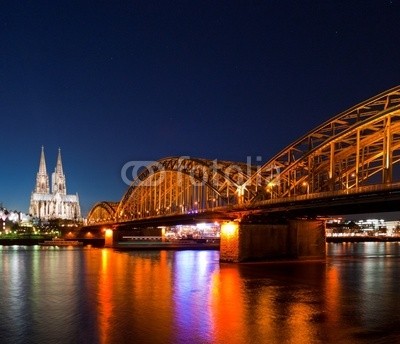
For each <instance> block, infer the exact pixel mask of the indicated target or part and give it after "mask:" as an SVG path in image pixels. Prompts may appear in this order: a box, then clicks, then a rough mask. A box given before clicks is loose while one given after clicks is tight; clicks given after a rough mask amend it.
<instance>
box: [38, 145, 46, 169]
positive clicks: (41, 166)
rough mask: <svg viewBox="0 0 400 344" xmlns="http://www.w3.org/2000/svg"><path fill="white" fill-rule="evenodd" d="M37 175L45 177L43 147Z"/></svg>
mask: <svg viewBox="0 0 400 344" xmlns="http://www.w3.org/2000/svg"><path fill="white" fill-rule="evenodd" d="M39 174H40V175H45V174H47V170H46V159H45V157H44V147H43V146H42V152H41V154H40V163H39Z"/></svg>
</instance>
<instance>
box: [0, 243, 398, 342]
mask: <svg viewBox="0 0 400 344" xmlns="http://www.w3.org/2000/svg"><path fill="white" fill-rule="evenodd" d="M327 245H328V246H327V249H328V255H327V259H326V261H323V262H321V261H318V262H311V261H308V262H292V263H290V262H286V263H276V262H275V263H246V264H222V263H220V262H219V252H218V251H175V252H172V251H142V252H140V251H130V252H117V251H114V250H112V249H98V248H89V247H85V248H52V247H40V246H0V279H1V280H0V281H1V285H0V343H2V344H7V343H13V344H14V343H24V344H25V343H44V344H47V343H107V344H108V343H191V344H196V343H217V344H218V343H307V344H308V343H396V342H397V343H399V342H400V327H399V325H400V287H399V286H400V243H396V242H395V243H353V244H346V243H343V244H327Z"/></svg>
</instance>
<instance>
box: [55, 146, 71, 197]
mask: <svg viewBox="0 0 400 344" xmlns="http://www.w3.org/2000/svg"><path fill="white" fill-rule="evenodd" d="M51 181H52V183H51V184H52V192H53V194H57V193H59V194H61V195H66V194H67V186H66V184H65V176H64V172H63V167H62V161H61V148H58V157H57V164H56V168H55V170H54V172H53V174H52V179H51Z"/></svg>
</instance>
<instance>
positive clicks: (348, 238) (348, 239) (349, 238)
mask: <svg viewBox="0 0 400 344" xmlns="http://www.w3.org/2000/svg"><path fill="white" fill-rule="evenodd" d="M395 241H400V237H398V236H395V237H389V236H335V237H326V242H328V243H329V242H333V243H342V242H395Z"/></svg>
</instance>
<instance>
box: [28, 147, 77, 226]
mask: <svg viewBox="0 0 400 344" xmlns="http://www.w3.org/2000/svg"><path fill="white" fill-rule="evenodd" d="M29 213H30V214H31V215H32V216H34V217H37V218H40V219H41V220H50V219H65V220H78V219H80V218H81V208H80V206H79V197H78V194H76V195H67V187H66V183H65V175H64V172H63V167H62V162H61V150H60V149H58V157H57V164H56V168H55V170H54V172H53V173H52V175H51V190H50V186H49V177H48V175H47V170H46V160H45V157H44V148H43V146H42V152H41V155H40V163H39V172H38V173H37V175H36V187H35V189H34V190H33V192H32V195H31V203H30V207H29Z"/></svg>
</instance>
